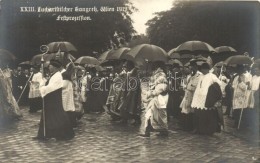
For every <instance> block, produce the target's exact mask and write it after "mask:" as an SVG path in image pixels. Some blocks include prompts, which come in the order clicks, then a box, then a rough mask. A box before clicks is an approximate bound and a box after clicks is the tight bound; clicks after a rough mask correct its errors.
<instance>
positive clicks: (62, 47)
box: [47, 41, 77, 53]
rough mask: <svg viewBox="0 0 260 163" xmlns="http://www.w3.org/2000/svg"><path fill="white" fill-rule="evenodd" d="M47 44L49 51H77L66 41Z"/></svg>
mask: <svg viewBox="0 0 260 163" xmlns="http://www.w3.org/2000/svg"><path fill="white" fill-rule="evenodd" d="M47 46H48V48H49V52H51V53H55V52H58V51H62V52H71V51H77V49H76V48H75V46H74V45H73V44H72V43H70V42H67V41H64V42H62V41H60V42H51V43H49V44H48V45H47Z"/></svg>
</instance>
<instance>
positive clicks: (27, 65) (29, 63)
mask: <svg viewBox="0 0 260 163" xmlns="http://www.w3.org/2000/svg"><path fill="white" fill-rule="evenodd" d="M18 66H20V67H23V68H30V67H31V66H32V65H31V62H30V61H24V62H21V63H19V64H18Z"/></svg>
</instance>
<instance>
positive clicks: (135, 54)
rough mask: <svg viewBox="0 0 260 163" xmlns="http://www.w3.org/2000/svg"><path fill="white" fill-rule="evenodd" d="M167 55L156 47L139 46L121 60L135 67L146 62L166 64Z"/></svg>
mask: <svg viewBox="0 0 260 163" xmlns="http://www.w3.org/2000/svg"><path fill="white" fill-rule="evenodd" d="M167 57H168V56H167V53H166V52H165V51H164V50H163V49H162V48H160V47H159V46H156V45H151V44H141V45H137V46H135V47H134V48H132V49H131V50H130V51H129V52H128V53H127V54H126V55H125V56H124V58H123V59H127V60H130V61H133V62H134V63H135V64H137V65H140V66H141V65H143V64H145V63H146V62H155V61H162V62H164V63H166V62H167V61H168V59H167Z"/></svg>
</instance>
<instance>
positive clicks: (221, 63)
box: [214, 61, 225, 68]
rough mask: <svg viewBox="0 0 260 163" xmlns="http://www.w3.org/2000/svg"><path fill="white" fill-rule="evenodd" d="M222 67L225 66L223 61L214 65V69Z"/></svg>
mask: <svg viewBox="0 0 260 163" xmlns="http://www.w3.org/2000/svg"><path fill="white" fill-rule="evenodd" d="M224 65H225V64H224V62H223V61H220V62H218V63H216V64H215V65H214V67H218V68H220V67H222V66H224Z"/></svg>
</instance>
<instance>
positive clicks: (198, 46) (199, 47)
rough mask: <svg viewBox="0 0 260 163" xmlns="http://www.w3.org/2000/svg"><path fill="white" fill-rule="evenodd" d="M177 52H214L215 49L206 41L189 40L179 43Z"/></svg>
mask: <svg viewBox="0 0 260 163" xmlns="http://www.w3.org/2000/svg"><path fill="white" fill-rule="evenodd" d="M175 52H179V53H192V54H200V53H214V52H216V51H215V49H214V48H213V47H212V46H211V45H209V44H208V43H206V42H202V41H187V42H184V43H182V44H181V45H179V46H178V47H177V48H176V50H175Z"/></svg>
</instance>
